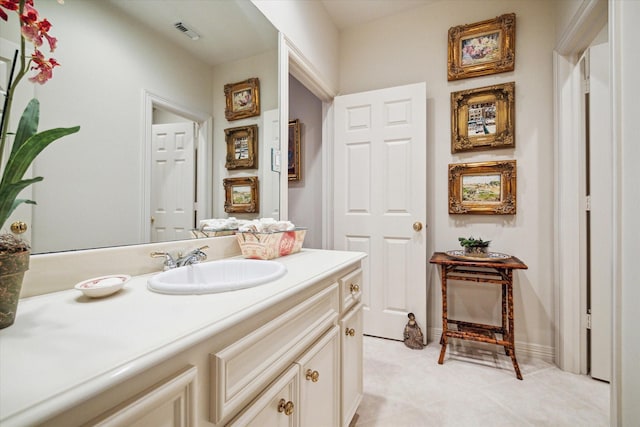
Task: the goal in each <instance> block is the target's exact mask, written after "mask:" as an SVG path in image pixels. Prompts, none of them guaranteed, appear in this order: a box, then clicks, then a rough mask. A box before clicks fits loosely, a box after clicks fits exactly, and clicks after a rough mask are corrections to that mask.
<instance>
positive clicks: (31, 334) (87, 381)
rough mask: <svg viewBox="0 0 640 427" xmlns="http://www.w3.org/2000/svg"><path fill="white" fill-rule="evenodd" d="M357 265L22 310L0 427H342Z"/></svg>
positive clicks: (350, 381)
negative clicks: (218, 289) (213, 290)
mask: <svg viewBox="0 0 640 427" xmlns="http://www.w3.org/2000/svg"><path fill="white" fill-rule="evenodd" d="M365 256H366V255H365V254H363V253H360V252H342V251H323V250H309V249H303V250H302V251H301V252H299V253H297V254H293V255H289V256H287V257H283V258H279V259H278V261H280V262H282V263H283V264H284V265H285V266H286V267H287V274H286V275H285V276H284V277H282V278H280V279H277V280H276V281H273V282H271V283H267V284H264V285H261V286H258V287H255V288H250V289H243V290H236V291H232V292H224V293H219V294H207V295H164V294H159V293H154V292H151V291H149V290H148V289H147V280H148V279H149V277H151V275H150V274H147V275H141V276H136V277H134V278H133V279H132V280H131V281H130V282H129V283H127V285H126V286H125V288H124V289H123V290H121V291H120V292H118V293H116V294H114V295H112V296H109V297H106V298H102V299H90V298H87V297H85V296H83V295H82V294H81V293H80V292H78V291H76V290H72V289H71V290H65V291H59V292H53V293H49V294H44V295H39V296H34V297H30V298H25V299H23V300H21V302H20V306H19V311H18V316H17V319H16V323H15V324H14V325H13V326H12V327H10V328H7V329H5V330H3V331H0V360H1V361H2V362H1V364H0V425H2V426H7V427H8V426H24V425H47V426H65V427H69V426H77V425H104V426H132V425H135V426H159V425H177V426H223V425H224V426H226V425H232V426H244V425H255V426H281V425H282V426H316V425H323V426H347V425H349V423H350V422H351V420H352V419H353V417H354V415H355V412H356V409H357V407H358V405H359V403H360V400H361V398H362V302H361V295H362V287H363V276H362V269H361V262H362V260H363V259H364V258H365ZM256 262H259V261H256ZM72 286H73V284H70V285H69V287H70V288H71V287H72Z"/></svg>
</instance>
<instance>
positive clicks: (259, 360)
mask: <svg viewBox="0 0 640 427" xmlns="http://www.w3.org/2000/svg"><path fill="white" fill-rule="evenodd" d="M338 306H339V303H338V285H337V284H336V283H334V284H332V285H330V286H329V287H327V288H326V289H323V290H322V291H320V292H319V293H317V294H316V295H314V296H312V297H311V298H309V299H307V300H306V301H304V302H302V303H301V304H298V305H297V306H295V307H293V308H292V309H290V310H288V311H287V312H285V313H284V314H282V315H280V316H278V317H276V318H275V319H273V320H272V321H270V322H268V323H266V324H265V325H264V326H262V327H260V328H258V329H257V330H255V331H254V332H252V333H250V334H249V335H247V336H245V337H244V338H241V339H240V340H238V341H236V342H235V343H233V344H232V345H230V346H228V347H226V348H224V349H222V350H221V351H219V352H217V353H215V354H211V355H210V364H211V373H212V377H213V378H211V392H210V396H211V397H210V398H211V402H210V403H211V407H210V411H211V414H210V418H211V421H212V422H214V423H219V422H220V421H221V420H223V419H224V418H226V417H228V416H230V415H231V414H233V413H234V412H235V411H237V410H238V409H240V408H241V407H242V406H244V405H246V404H247V402H248V401H249V400H250V399H251V398H252V397H254V396H256V395H257V394H258V392H260V390H262V389H263V388H264V387H266V385H267V384H268V383H269V382H270V381H272V380H273V379H274V378H275V377H276V376H277V375H278V374H279V373H281V372H282V370H283V369H285V368H286V367H287V366H288V365H290V364H291V363H292V362H293V361H294V360H295V357H296V356H297V355H299V354H300V353H302V351H304V349H305V348H307V347H308V346H309V345H311V344H312V343H313V342H314V341H316V340H317V339H318V338H319V337H320V336H321V335H322V334H323V333H324V332H325V331H326V330H327V329H329V327H330V326H331V325H332V324H334V322H335V321H336V319H337V317H338Z"/></svg>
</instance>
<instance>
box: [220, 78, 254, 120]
mask: <svg viewBox="0 0 640 427" xmlns="http://www.w3.org/2000/svg"><path fill="white" fill-rule="evenodd" d="M224 95H225V97H226V100H227V103H226V108H225V110H224V116H225V118H226V119H227V120H229V121H232V120H238V119H244V118H246V117H253V116H259V115H260V80H258V78H257V77H253V78H250V79H247V80H244V81H241V82H237V83H228V84H226V85H224Z"/></svg>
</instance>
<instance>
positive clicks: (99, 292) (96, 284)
mask: <svg viewBox="0 0 640 427" xmlns="http://www.w3.org/2000/svg"><path fill="white" fill-rule="evenodd" d="M129 279H131V276H128V275H126V274H114V275H111V276H101V277H94V278H93V279H87V280H83V281H82V282H80V283H78V284H77V285H76V286H74V287H75V288H76V289H78V290H79V291H82V292H83V293H84V294H85V295H86V296H88V297H90V298H100V297H106V296H107V295H111V294H114V293H116V292H118V291H119V290H120V289H122V287H123V286H124V284H125V283H127V282H128V281H129Z"/></svg>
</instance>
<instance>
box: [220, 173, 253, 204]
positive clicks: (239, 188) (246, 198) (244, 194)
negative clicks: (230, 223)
mask: <svg viewBox="0 0 640 427" xmlns="http://www.w3.org/2000/svg"><path fill="white" fill-rule="evenodd" d="M223 185H224V194H225V201H224V211H225V212H243V213H257V212H259V200H260V198H259V192H258V190H259V189H258V177H257V176H244V177H238V178H225V179H224V180H223Z"/></svg>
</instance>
